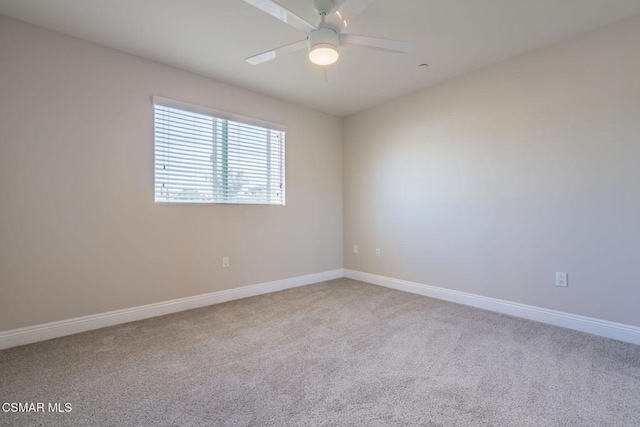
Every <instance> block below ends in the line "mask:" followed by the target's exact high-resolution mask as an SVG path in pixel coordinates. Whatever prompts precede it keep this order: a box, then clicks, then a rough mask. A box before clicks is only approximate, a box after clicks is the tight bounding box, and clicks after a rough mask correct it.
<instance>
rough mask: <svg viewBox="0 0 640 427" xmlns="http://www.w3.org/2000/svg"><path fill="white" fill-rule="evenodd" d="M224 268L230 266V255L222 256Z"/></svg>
mask: <svg viewBox="0 0 640 427" xmlns="http://www.w3.org/2000/svg"><path fill="white" fill-rule="evenodd" d="M222 268H229V257H228V256H223V257H222Z"/></svg>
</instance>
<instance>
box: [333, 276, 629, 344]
mask: <svg viewBox="0 0 640 427" xmlns="http://www.w3.org/2000/svg"><path fill="white" fill-rule="evenodd" d="M344 273H345V277H348V278H350V279H355V280H360V281H362V282H367V283H372V284H374V285H379V286H384V287H387V288H392V289H397V290H400V291H404V292H410V293H412V294H418V295H424V296H427V297H431V298H437V299H441V300H445V301H451V302H455V303H458V304H464V305H469V306H472V307H477V308H482V309H484V310H490V311H494V312H497V313H502V314H508V315H510V316H515V317H521V318H524V319H529V320H535V321H537V322H542V323H547V324H550V325H555V326H561V327H563V328H568V329H574V330H576V331H581V332H586V333H589V334H594V335H599V336H602V337H606V338H613V339H616V340H620V341H624V342H628V343H632V344H638V345H640V327H637V326H631V325H625V324H622V323H615V322H609V321H606V320H600V319H594V318H592V317H586V316H579V315H577V314H570V313H564V312H562V311H556V310H549V309H547V308H541V307H535V306H531V305H525V304H519V303H516V302H511V301H505V300H500V299H496V298H489V297H483V296H480V295H475V294H470V293H467V292H460V291H454V290H451V289H444V288H438V287H435V286H429V285H423V284H421V283H415V282H409V281H407V280H400V279H393V278H390V277H384V276H378V275H376V274H370V273H363V272H360V271H354V270H348V269H345V270H344Z"/></svg>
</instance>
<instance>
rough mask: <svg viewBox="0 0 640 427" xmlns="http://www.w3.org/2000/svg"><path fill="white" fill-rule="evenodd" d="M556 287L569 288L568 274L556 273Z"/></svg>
mask: <svg viewBox="0 0 640 427" xmlns="http://www.w3.org/2000/svg"><path fill="white" fill-rule="evenodd" d="M556 286H562V287H563V288H566V287H567V286H569V282H568V281H567V273H561V272H557V273H556Z"/></svg>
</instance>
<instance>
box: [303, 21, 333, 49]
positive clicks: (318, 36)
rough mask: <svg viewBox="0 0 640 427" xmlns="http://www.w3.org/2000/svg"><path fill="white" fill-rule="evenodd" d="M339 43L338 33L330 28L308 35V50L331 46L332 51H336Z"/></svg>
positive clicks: (314, 31)
mask: <svg viewBox="0 0 640 427" xmlns="http://www.w3.org/2000/svg"><path fill="white" fill-rule="evenodd" d="M339 43H340V40H339V36H338V33H336V32H335V31H334V30H333V29H331V28H326V27H325V28H320V29H318V30H313V31H311V32H310V33H309V50H310V51H311V50H313V48H314V47H320V46H318V45H331V46H332V47H333V48H334V49H336V50H337V49H338V44H339Z"/></svg>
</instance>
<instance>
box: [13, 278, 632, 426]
mask: <svg viewBox="0 0 640 427" xmlns="http://www.w3.org/2000/svg"><path fill="white" fill-rule="evenodd" d="M0 399H1V400H2V402H13V401H21V402H25V401H39V402H70V403H71V404H72V408H73V410H72V412H71V413H67V414H51V413H44V414H41V413H40V414H7V413H1V412H0V424H2V425H11V426H22V425H24V426H26V425H29V426H31V425H47V426H52V425H74V426H91V425H109V426H125V425H127V426H131V425H136V426H216V425H228V426H250V425H255V426H264V425H273V426H285V425H296V426H316V425H327V426H329V425H331V426H336V425H350V426H363V425H368V426H372V425H380V426H396V425H400V426H401V425H412V426H413V425H423V426H536V427H540V426H639V425H640V346H634V345H631V344H625V343H622V342H617V341H613V340H608V339H605V338H599V337H595V336H590V335H587V334H583V333H579V332H574V331H570V330H566V329H561V328H556V327H552V326H546V325H543V324H539V323H535V322H530V321H526V320H521V319H516V318H511V317H508V316H503V315H499V314H494V313H490V312H487V311H482V310H478V309H474V308H469V307H465V306H461V305H456V304H451V303H447V302H442V301H438V300H434V299H430V298H425V297H420V296H416V295H411V294H407V293H403V292H399V291H394V290H389V289H385V288H381V287H377V286H373V285H369V284H365V283H362V282H356V281H353V280H348V279H340V280H335V281H331V282H325V283H320V284H316V285H311V286H307V287H302V288H297V289H292V290H287V291H283V292H278V293H274V294H269V295H263V296H258V297H254V298H249V299H244V300H239V301H234V302H229V303H225V304H220V305H216V306H211V307H206V308H201V309H197V310H191V311H188V312H182V313H177V314H173V315H169V316H164V317H160V318H155V319H149V320H144V321H140V322H135V323H130V324H126V325H121V326H115V327H111V328H106V329H102V330H98V331H93V332H87V333H83V334H79V335H75V336H70V337H65V338H59V339H56V340H51V341H47V342H42V343H38V344H33V345H27V346H23V347H18V348H14V349H9V350H5V351H2V352H0Z"/></svg>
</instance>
